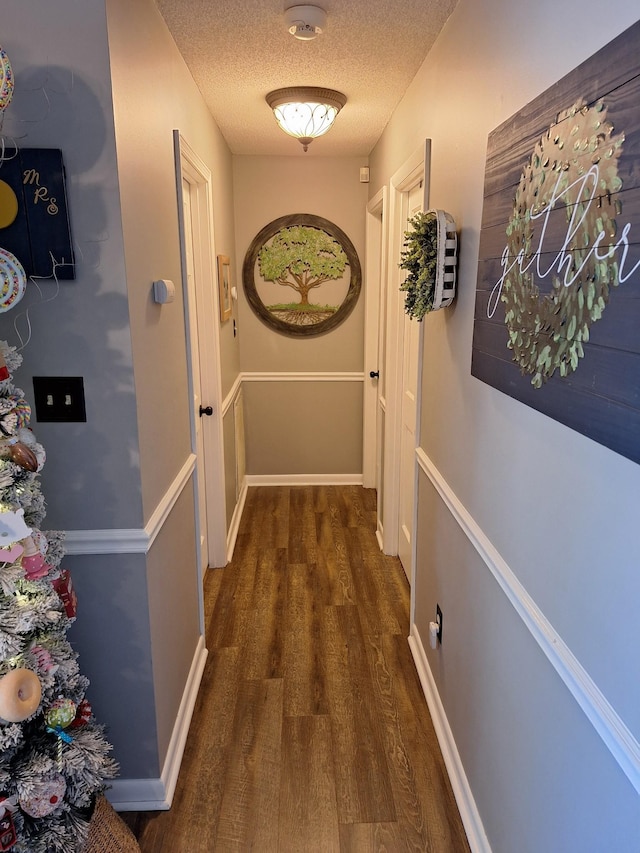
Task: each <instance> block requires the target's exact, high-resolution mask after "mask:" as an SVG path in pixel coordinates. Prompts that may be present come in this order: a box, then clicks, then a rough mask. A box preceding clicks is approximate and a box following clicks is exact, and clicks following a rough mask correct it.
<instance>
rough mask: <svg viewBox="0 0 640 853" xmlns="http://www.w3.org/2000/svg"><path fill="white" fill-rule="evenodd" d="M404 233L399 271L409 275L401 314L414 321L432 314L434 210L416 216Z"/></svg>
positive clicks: (435, 240)
mask: <svg viewBox="0 0 640 853" xmlns="http://www.w3.org/2000/svg"><path fill="white" fill-rule="evenodd" d="M409 226H410V229H411V230H410V231H405V232H404V248H403V250H402V252H401V254H400V269H403V270H406V271H407V273H408V275H407V277H406V279H405V281H404V283H403V284H401V285H400V290H403V291H404V292H405V293H406V294H407V295H406V297H405V301H404V310H405V311H406V313H407V314H408V315H409V317H413V318H414V319H416V320H418V321H419V320H422V318H423V317H424V315H425V314H426V313H427V312H429V311H432V310H433V302H434V296H435V291H436V273H437V268H438V215H437V213H436V211H435V210H429V211H427V212H426V213H423V212H420V213H416V215H415V216H413V217H412V218H411V219H410V220H409Z"/></svg>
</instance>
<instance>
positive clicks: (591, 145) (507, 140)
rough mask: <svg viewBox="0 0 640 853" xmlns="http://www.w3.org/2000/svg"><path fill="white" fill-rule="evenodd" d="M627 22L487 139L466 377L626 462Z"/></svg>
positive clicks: (637, 325)
mask: <svg viewBox="0 0 640 853" xmlns="http://www.w3.org/2000/svg"><path fill="white" fill-rule="evenodd" d="M639 151H640V22H638V23H637V24H634V26H633V27H631V28H630V29H629V30H627V31H626V32H624V33H623V34H622V35H621V36H619V37H618V38H617V39H615V40H614V41H613V42H611V43H610V44H608V45H607V46H606V47H604V48H603V49H602V50H601V51H599V52H598V53H597V54H595V55H594V56H593V57H591V58H590V59H588V60H587V61H586V62H585V63H583V64H582V65H581V66H579V67H578V68H577V69H575V70H574V71H572V72H571V73H570V74H569V75H567V76H566V77H565V78H564V79H563V80H561V81H560V82H559V83H557V84H556V85H555V86H553V87H552V88H551V89H549V90H548V91H547V92H544V93H543V94H542V95H540V96H539V97H538V98H536V99H535V100H534V101H533V102H532V103H531V104H529V105H528V107H527V108H526V109H524V110H522V111H521V112H519V113H518V114H517V115H515V116H513V117H512V118H510V119H509V120H508V121H506V122H505V123H504V124H502V125H501V126H500V127H498V128H497V129H496V130H494V131H493V132H492V133H491V134H490V136H489V145H488V153H487V165H486V171H485V189H484V207H483V214H482V232H481V236H480V259H479V265H478V284H477V292H476V309H475V322H474V333H473V358H472V364H471V373H472V374H473V375H474V376H476V377H477V378H478V379H481V380H482V381H483V382H486V383H488V384H489V385H492V386H493V387H495V388H498V389H499V390H500V391H503V392H504V393H506V394H509V395H510V396H512V397H514V398H515V399H517V400H520V401H521V402H523V403H526V404H527V405H529V406H532V407H533V408H535V409H537V410H538V411H540V412H543V413H544V414H546V415H548V416H549V417H552V418H555V419H556V420H558V421H560V422H561V423H563V424H566V425H567V426H569V427H571V428H572V429H575V430H577V431H578V432H581V433H583V434H584V435H587V436H589V437H590V438H592V439H594V440H595V441H598V442H600V443H601V444H604V445H605V446H607V447H609V448H611V449H612V450H615V451H616V452H617V453H620V454H622V455H623V456H626V457H628V458H629V459H632V460H634V461H635V462H640V332H639V330H640V156H639V155H638V153H637V152H639Z"/></svg>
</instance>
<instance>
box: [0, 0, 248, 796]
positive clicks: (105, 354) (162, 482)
mask: <svg viewBox="0 0 640 853" xmlns="http://www.w3.org/2000/svg"><path fill="white" fill-rule="evenodd" d="M1 43H2V45H3V47H4V48H5V49H6V50H7V52H8V54H9V56H10V59H11V62H12V64H13V69H14V73H15V96H14V99H13V102H12V104H11V106H10V108H9V110H8V111H7V112H6V114H5V122H4V127H3V133H4V134H6V135H12V134H13V135H15V136H16V137H17V138H19V140H20V144H21V145H30V146H36V147H37V146H42V147H52V148H60V149H61V150H62V152H63V157H64V162H65V166H66V174H67V188H68V194H69V211H70V219H71V230H72V237H73V241H74V247H75V253H76V279H75V280H74V281H70V282H62V283H61V285H60V290H59V293H56V289H55V285H53V284H51V283H49V282H44V283H43V284H42V285H41V287H42V291H43V294H44V296H43V299H42V300H41V298H40V295H39V293H38V291H37V289H36V288H35V287H32V286H30V287H29V289H28V293H27V296H26V297H25V299H24V300H23V303H22V304H21V306H20V311H19V312H17V311H12V312H10V313H6V314H3V315H1V316H0V337H2V338H3V339H7V340H8V341H9V343H11V344H16V343H18V338H17V333H16V330H15V328H14V322H18V326H19V328H20V329H21V330H22V331H23V332H24V331H25V330H26V329H27V328H28V324H27V317H26V316H25V314H24V310H25V309H26V308H29V316H28V321H29V322H30V324H31V330H32V334H31V340H30V342H29V344H28V346H27V347H26V348H25V350H24V353H23V354H24V364H23V367H22V369H21V370H20V372H19V374H18V375H17V377H16V381H17V383H18V384H19V385H20V386H21V387H24V389H25V391H26V392H27V396H28V397H30V396H31V390H32V388H31V377H32V376H33V375H42V376H50V375H53V376H56V375H60V376H65V375H67V376H68V375H71V376H80V375H81V376H83V377H84V384H85V395H86V404H87V422H86V423H79V424H39V423H37V421H36V419H35V417H34V418H33V421H32V425H33V428H34V430H35V432H36V435H37V436H38V438H39V439H40V440H41V441H42V443H43V444H44V446H45V448H46V451H47V457H48V460H47V465H46V466H45V468H44V471H43V475H42V491H43V494H44V496H45V498H46V500H47V504H48V515H47V519H46V525H47V526H48V527H50V528H55V529H62V530H66V531H68V537H67V549H68V552H69V556H68V557H67V558H66V560H65V565H67V566H68V568H69V569H70V570H71V572H72V574H73V581H74V586H75V587H76V589H77V593H78V599H79V611H78V619H77V622H76V623H75V624H74V625H73V627H72V629H71V632H70V639H71V641H72V643H73V645H74V647H75V648H76V649H77V650H78V652H79V654H80V666H81V669H82V671H83V673H86V674H87V675H88V677H89V678H90V680H91V688H90V690H89V694H88V698H89V699H90V701H91V702H92V704H93V707H94V711H95V713H96V716H97V717H98V719H99V720H100V721H101V722H103V723H105V724H106V726H107V729H108V737H109V740H110V741H111V742H112V743H113V746H114V755H115V758H116V759H117V760H118V761H119V762H120V764H121V770H122V775H121V778H120V779H119V780H117V781H116V783H115V784H114V787H113V789H112V790H111V791H110V796H111V797H112V798H113V799H114V800H115V801H116V802H119V803H120V804H121V805H125V806H126V804H127V802H129V803H132V802H133V803H134V804H136V805H137V806H138V807H144V804H146V805H147V806H148V807H150V808H153V807H154V806H155V807H158V806H160V805H162V803H163V802H165V801H166V799H167V798H168V797H170V793H171V785H172V781H175V775H176V774H177V771H178V768H179V759H180V750H181V737H182V736H183V735H184V736H186V727H188V723H189V714H190V710H191V707H192V705H193V702H194V701H195V692H194V690H195V689H197V685H198V683H199V678H200V673H201V670H202V667H203V666H204V655H205V652H204V643H203V638H202V636H201V626H200V621H199V615H200V614H199V598H198V593H199V590H198V583H199V581H198V572H197V567H196V554H195V542H196V531H195V512H194V494H193V473H192V465H193V463H192V460H191V441H190V428H189V415H188V412H189V400H188V393H187V366H186V342H185V332H184V315H183V303H182V294H181V273H180V249H179V239H178V226H177V198H176V187H175V183H176V182H175V168H174V155H173V138H172V133H173V129H174V128H178V129H180V130H181V131H182V132H183V135H184V136H185V137H186V139H187V140H188V142H189V143H190V144H191V146H192V147H193V149H194V150H195V151H196V152H197V153H198V154H199V156H200V157H201V158H202V159H203V160H204V161H205V162H206V163H207V165H208V166H209V168H210V169H211V172H212V174H213V182H214V183H213V196H214V198H213V204H214V217H215V228H216V237H217V238H218V239H219V240H220V245H221V247H224V248H223V249H221V250H223V251H227V252H228V253H229V254H232V253H233V251H234V230H233V209H232V202H231V196H232V176H231V155H230V152H229V150H228V148H227V146H226V143H225V142H224V139H223V138H222V136H221V134H220V132H219V130H218V128H217V127H216V125H215V123H214V121H213V119H212V118H211V116H210V114H209V112H208V110H207V108H206V107H205V105H204V102H203V100H202V98H201V96H200V94H199V92H198V90H197V88H196V86H195V84H194V82H193V80H192V78H191V76H190V74H189V73H188V71H187V69H186V66H185V64H184V62H183V61H182V59H181V57H180V55H179V54H178V51H177V49H176V47H175V45H174V43H173V41H172V39H171V38H170V36H169V33H168V31H167V29H166V27H165V25H164V22H163V20H162V18H161V17H160V15H159V12H158V10H157V8H156V6H155V3H154V2H153V0H137V2H136V3H134V4H131V3H129V2H127V0H108V2H106V3H105V0H85V2H83V3H78V2H77V0H59V2H56V3H55V4H43V3H41V2H39V0H7V2H5V3H4V4H3V8H2V41H1ZM112 75H113V81H112ZM157 278H169V279H172V280H173V281H174V282H175V284H176V300H175V302H174V303H172V304H170V305H165V306H162V307H161V306H158V305H157V304H155V303H154V302H153V300H152V295H151V288H152V282H153V281H154V280H155V279H157ZM212 299H216V300H217V294H212ZM216 305H217V302H216ZM221 337H222V341H221V345H222V351H223V361H224V365H223V368H222V374H223V394H225V393H227V392H228V390H229V389H230V388H231V387H232V386H233V384H234V382H235V380H236V377H237V374H238V371H239V351H238V345H237V340H234V339H233V334H232V330H231V327H230V324H226V327H223V329H222V330H221ZM233 476H234V478H235V472H233ZM131 709H135V711H134V712H132V710H131Z"/></svg>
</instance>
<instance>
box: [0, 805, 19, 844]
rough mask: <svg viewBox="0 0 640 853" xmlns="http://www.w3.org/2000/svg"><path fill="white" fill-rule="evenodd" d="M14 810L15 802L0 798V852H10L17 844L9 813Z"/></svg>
mask: <svg viewBox="0 0 640 853" xmlns="http://www.w3.org/2000/svg"><path fill="white" fill-rule="evenodd" d="M15 808H16V800H15V798H12V799H10V800H8V799H7V798H6V797H0V851H3V853H4V851H5V850H11V848H12V847H13V845H14V844H15V843H16V842H17V840H18V838H17V836H16V829H15V826H14V825H13V818H12V817H11V812H12V811H13V809H15Z"/></svg>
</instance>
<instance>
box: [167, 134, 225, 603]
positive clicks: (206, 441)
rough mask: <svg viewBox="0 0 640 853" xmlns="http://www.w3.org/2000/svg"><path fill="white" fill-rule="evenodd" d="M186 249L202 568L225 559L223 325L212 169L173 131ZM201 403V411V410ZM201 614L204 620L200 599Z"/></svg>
mask: <svg viewBox="0 0 640 853" xmlns="http://www.w3.org/2000/svg"><path fill="white" fill-rule="evenodd" d="M174 147H175V164H176V174H177V189H178V197H179V215H180V238H181V248H182V279H183V281H182V284H183V292H184V296H185V322H186V331H187V351H188V359H189V390H190V397H191V402H192V412H191V452H192V453H193V455H194V457H195V469H196V470H195V477H194V489H195V491H194V494H195V500H196V513H197V515H196V527H197V530H198V542H197V546H198V563H199V566H198V568H199V569H200V571H201V572H202V573H204V570H205V569H206V568H207V566H211V567H217V566H224V565H226V562H227V526H226V508H225V477H224V442H223V423H222V392H221V378H220V330H219V314H218V307H217V300H216V298H215V294H217V278H216V269H215V256H216V255H215V244H214V235H213V209H212V201H211V173H210V171H209V169H208V168H207V166H206V164H205V163H204V162H203V161H202V160H201V159H200V158H199V157H198V156H197V154H195V152H194V151H193V150H192V149H191V148H190V147H189V145H188V144H187V143H186V142H185V140H184V139H183V138H182V137H181V136H180V134H179V132H178V131H174ZM201 407H202V410H204V411H203V413H202V414H201ZM200 615H201V619H204V611H203V610H202V601H201V614H200Z"/></svg>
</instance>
